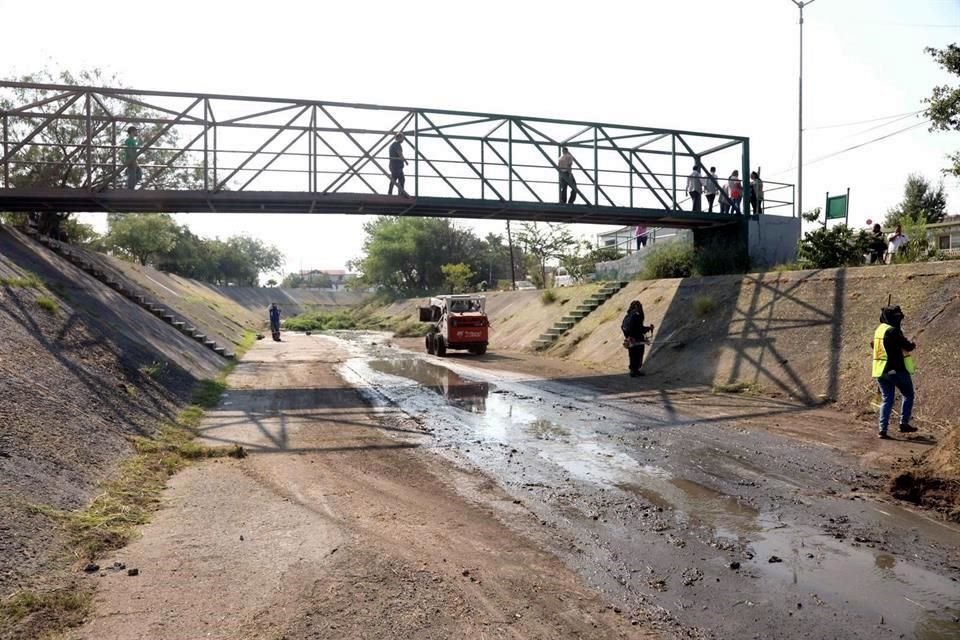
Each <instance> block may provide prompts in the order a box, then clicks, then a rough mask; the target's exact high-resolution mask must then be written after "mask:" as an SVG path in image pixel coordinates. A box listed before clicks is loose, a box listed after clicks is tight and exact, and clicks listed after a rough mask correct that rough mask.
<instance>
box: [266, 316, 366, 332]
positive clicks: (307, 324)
mask: <svg viewBox="0 0 960 640" xmlns="http://www.w3.org/2000/svg"><path fill="white" fill-rule="evenodd" d="M360 324H361V323H358V322H357V318H356V317H355V316H354V315H353V314H352V313H350V312H349V311H308V312H306V313H301V314H300V315H298V316H293V317H292V318H287V319H286V320H285V321H284V323H283V328H284V329H287V330H289V331H331V330H336V329H363V328H366V327H361V326H359V325H360Z"/></svg>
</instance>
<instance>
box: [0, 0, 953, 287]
mask: <svg viewBox="0 0 960 640" xmlns="http://www.w3.org/2000/svg"><path fill="white" fill-rule="evenodd" d="M804 13H805V16H806V23H805V28H804V31H805V61H804V94H805V100H804V105H805V107H804V120H805V128H806V129H807V132H806V134H805V143H804V158H805V161H806V167H805V170H804V205H805V208H810V207H812V206H816V205H818V204H822V202H823V197H824V193H825V192H826V191H831V192H841V191H844V190H846V188H847V187H849V188H850V190H851V217H852V221H853V222H856V223H862V222H863V221H864V220H866V219H867V218H870V217H872V218H882V216H883V214H884V212H885V211H886V210H887V209H888V208H889V207H890V206H892V205H894V204H895V203H896V202H897V201H898V200H899V198H900V196H901V192H902V188H903V183H904V180H905V178H906V176H907V174H909V173H911V172H915V173H920V174H922V175H925V176H926V177H928V178H930V179H932V180H934V181H937V180H939V179H940V174H939V170H940V169H941V168H942V167H944V166H945V165H946V160H945V157H944V156H945V155H946V154H947V153H948V152H951V151H955V150H957V149H960V134H957V133H937V134H932V133H928V132H927V129H926V127H925V126H918V127H915V128H913V129H911V130H909V131H907V132H905V133H901V134H898V135H895V136H893V137H891V138H889V139H887V140H883V141H880V142H876V143H872V144H868V145H866V146H864V147H863V148H861V149H857V150H854V151H850V152H847V153H842V154H840V155H837V156H835V157H832V158H828V159H824V160H820V161H818V159H819V158H822V157H824V156H827V155H829V154H831V153H833V152H836V151H839V150H841V149H844V148H847V147H850V146H853V145H856V144H858V143H861V142H866V141H869V140H871V139H873V138H878V137H880V136H883V135H885V134H888V133H892V132H895V131H897V130H899V129H902V128H904V127H908V126H910V125H913V124H917V123H919V122H921V120H920V119H919V118H918V117H908V118H905V119H901V120H899V121H877V122H870V123H865V124H861V125H854V126H841V127H831V126H830V125H835V124H843V123H849V122H857V121H864V120H872V119H876V118H882V117H885V116H890V115H893V114H905V113H910V112H913V111H917V110H919V109H921V108H922V107H923V105H922V102H921V101H922V99H923V98H924V97H926V96H927V95H929V93H930V89H931V87H932V86H933V85H935V84H943V83H953V84H956V83H957V82H958V80H957V79H956V78H950V77H949V76H947V75H946V74H945V73H943V72H941V71H939V69H938V68H937V67H936V66H935V65H934V63H933V61H932V60H931V59H930V58H929V57H928V56H927V55H926V54H925V53H924V52H923V48H924V47H925V46H928V45H930V46H937V47H941V46H944V45H946V44H948V43H950V42H954V41H957V40H958V39H960V38H958V35H960V0H816V2H815V3H814V4H812V5H811V6H809V7H808V8H807V9H806V10H805V12H804ZM797 14H798V12H797V9H796V6H795V5H794V4H793V3H792V2H791V1H790V0H726V1H716V0H686V1H684V2H667V1H663V0H661V1H656V2H655V1H652V0H631V1H629V2H628V1H623V2H612V1H605V0H593V2H589V3H585V2H566V1H563V0H552V1H550V2H539V1H532V0H524V1H523V2H518V1H516V0H513V1H511V2H504V1H500V0H488V1H487V2H483V3H463V2H450V1H449V0H447V1H445V2H439V1H424V2H417V1H415V0H414V1H408V2H403V3H400V2H373V1H364V0H352V1H350V2H330V1H327V2H317V1H313V2H293V1H289V0H272V1H271V2H244V1H238V0H234V1H232V2H214V1H205V2H197V1H193V2H183V1H180V0H165V1H164V2H152V3H151V2H146V3H130V2H106V1H96V0H88V1H86V2H66V1H64V2H51V1H44V0H33V1H32V2H23V1H22V0H0V18H2V24H3V25H4V29H3V33H4V36H3V38H4V43H3V48H4V51H5V55H4V56H3V58H2V60H0V77H2V78H12V77H15V76H17V75H20V74H22V73H26V72H29V71H33V70H36V69H38V68H40V67H43V66H49V67H51V68H59V67H63V66H66V67H69V68H71V69H80V68H84V67H101V68H103V69H105V70H107V71H111V72H116V73H118V74H119V75H120V77H121V78H122V79H123V81H124V83H125V84H126V85H127V86H130V87H133V88H141V89H157V90H175V91H196V92H222V93H235V94H247V95H264V96H277V97H291V98H313V99H321V100H339V101H349V102H373V103H380V104H397V105H416V106H424V107H436V108H447V109H463V110H471V111H486V112H494V113H512V114H519V115H540V116H551V117H557V118H568V119H576V120H587V121H601V122H622V123H625V124H635V125H643V126H652V127H664V128H677V129H691V130H700V131H715V132H720V133H730V134H734V135H745V136H749V137H750V139H751V158H752V163H753V164H754V165H760V166H761V167H762V169H763V175H764V178H765V179H767V180H782V181H786V182H795V180H796V169H795V167H796V127H797V64H798V57H797ZM822 127H830V128H822ZM723 170H724V168H721V172H722V171H723ZM945 185H946V187H947V190H948V194H949V201H948V204H949V210H950V211H951V212H952V213H958V212H960V184H958V182H957V181H956V180H954V179H951V178H948V179H946V180H945ZM178 218H179V220H180V221H182V222H186V223H188V224H189V225H190V227H191V228H193V229H194V230H195V231H196V232H198V233H200V234H202V235H209V236H213V235H220V236H227V235H231V234H234V233H239V232H246V233H249V234H251V235H253V236H256V237H259V238H262V239H264V240H266V241H268V242H271V243H274V244H276V245H277V246H279V247H280V248H281V249H282V250H283V251H284V252H285V253H286V255H287V268H288V269H297V268H300V267H301V266H302V267H304V268H311V267H316V268H342V267H343V265H344V264H345V262H346V261H347V260H348V259H350V258H353V257H357V256H358V255H359V253H360V244H361V242H362V239H363V233H362V230H361V224H362V222H363V220H364V218H362V217H358V216H322V215H316V216H272V217H264V216H253V215H242V216H241V215H237V216H226V215H210V214H204V215H199V214H189V215H180V216H178ZM463 224H467V225H469V226H474V227H476V228H477V229H478V231H480V232H481V233H486V232H487V231H495V232H502V231H503V228H504V227H503V223H502V222H485V223H476V224H473V223H467V222H464V223H463ZM607 228H609V227H603V228H600V227H578V231H580V232H584V233H588V234H590V235H591V236H592V235H593V234H594V233H595V232H597V231H600V230H603V229H607Z"/></svg>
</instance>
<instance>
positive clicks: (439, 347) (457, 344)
mask: <svg viewBox="0 0 960 640" xmlns="http://www.w3.org/2000/svg"><path fill="white" fill-rule="evenodd" d="M486 302H487V300H486V297H484V296H479V295H474V294H461V295H448V296H436V297H433V298H430V303H429V305H428V306H424V307H420V322H430V323H432V325H433V326H432V327H430V332H429V333H428V334H427V335H426V337H425V339H424V341H425V346H426V348H427V353H429V354H434V355H438V356H445V355H446V354H447V350H448V349H457V350H463V351H469V352H470V353H474V354H477V355H482V354H484V353H486V352H487V345H488V343H489V329H490V322H489V320H488V319H487V311H486Z"/></svg>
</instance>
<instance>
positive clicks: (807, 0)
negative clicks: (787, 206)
mask: <svg viewBox="0 0 960 640" xmlns="http://www.w3.org/2000/svg"><path fill="white" fill-rule="evenodd" d="M790 1H791V2H793V4H795V5H797V8H798V9H800V83H799V87H798V91H797V93H798V98H797V100H798V103H799V106H798V108H797V215H802V214H803V8H804V7H806V6H807V5H811V4H813V2H814V0H790ZM744 179H746V176H744Z"/></svg>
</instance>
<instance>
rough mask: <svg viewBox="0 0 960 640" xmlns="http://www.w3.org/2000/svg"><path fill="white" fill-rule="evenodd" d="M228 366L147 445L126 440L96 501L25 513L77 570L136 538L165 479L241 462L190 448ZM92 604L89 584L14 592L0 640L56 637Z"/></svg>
mask: <svg viewBox="0 0 960 640" xmlns="http://www.w3.org/2000/svg"><path fill="white" fill-rule="evenodd" d="M250 335H251V337H250V338H249V339H248V338H247V337H246V336H245V337H244V340H243V343H244V344H246V343H247V342H249V343H250V344H252V343H253V342H254V341H256V335H255V334H252V333H251V334H250ZM247 348H249V345H248V346H247ZM240 350H241V348H240V347H239V346H238V352H239V351H240ZM243 350H245V349H243ZM234 366H235V365H233V364H230V365H228V366H227V367H226V368H225V369H224V370H223V371H222V372H221V373H220V375H219V376H218V377H217V379H215V380H204V381H201V382H200V383H199V384H198V385H197V386H196V388H195V389H194V392H193V395H192V397H191V403H190V404H189V405H188V406H187V407H185V408H184V409H183V410H182V411H180V412H179V413H178V414H177V417H176V419H175V420H174V421H173V422H172V423H168V424H165V425H162V426H161V427H160V429H159V430H158V432H157V433H156V434H155V435H154V436H153V437H150V438H145V437H133V438H130V442H131V444H132V445H133V448H134V451H135V453H134V455H133V456H132V457H130V458H129V459H127V460H125V461H124V462H123V463H122V464H121V465H120V466H119V468H118V469H117V470H116V471H115V472H114V473H113V474H112V475H111V476H110V477H109V478H107V479H106V480H104V481H102V482H101V483H100V485H99V490H98V493H97V496H96V497H95V498H94V499H93V501H92V502H91V503H90V504H89V505H87V506H86V507H85V508H83V509H80V510H79V511H61V510H58V509H54V508H52V507H49V506H46V505H31V507H30V508H31V509H32V510H33V511H34V512H35V513H39V514H42V515H45V516H46V517H48V518H51V519H52V520H54V521H55V522H57V523H58V524H59V525H60V526H61V527H62V529H63V531H64V532H65V534H66V537H67V543H66V545H67V550H68V551H69V553H70V555H72V556H73V557H74V558H76V560H77V562H78V563H79V564H86V563H89V562H93V561H95V560H97V559H99V558H101V557H103V556H104V555H106V554H108V553H109V552H111V551H115V550H116V549H120V548H122V547H123V546H125V545H126V544H128V543H129V542H130V541H131V540H132V539H133V538H134V537H135V536H136V535H137V527H138V526H140V525H143V524H146V523H147V522H148V521H149V520H150V517H151V515H152V513H153V512H154V511H156V510H157V509H158V508H159V506H160V494H161V492H162V491H163V488H164V487H165V486H166V484H167V480H168V479H169V478H170V476H172V475H173V474H174V473H176V472H177V471H179V470H180V469H182V468H184V467H185V466H187V465H188V464H190V463H191V462H192V461H194V460H198V459H202V458H216V457H223V456H231V457H237V458H242V457H245V456H246V452H245V451H244V449H243V447H239V446H234V447H232V448H222V447H217V448H215V447H205V446H201V445H198V444H196V442H194V439H195V438H196V436H197V428H198V427H199V426H200V421H201V420H202V419H203V416H204V413H205V411H206V410H207V409H212V408H214V407H216V406H217V404H218V403H219V401H220V396H221V395H222V394H223V392H224V391H225V390H226V388H227V384H226V377H227V375H229V373H230V372H231V371H232V370H233V368H234ZM92 601H93V588H92V584H91V583H89V582H84V581H80V580H77V579H71V580H69V584H67V585H65V586H61V587H59V588H57V589H37V590H22V591H18V592H16V593H14V594H12V595H10V596H9V597H7V598H4V599H2V600H0V630H3V633H0V637H2V638H10V639H15V640H20V639H23V640H26V639H28V638H29V639H31V640H32V639H35V638H54V637H59V635H60V634H61V633H63V631H65V630H66V629H68V628H71V627H75V626H78V625H80V624H82V623H83V621H84V620H85V619H86V617H87V615H88V614H89V612H90V609H91V606H92Z"/></svg>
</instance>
